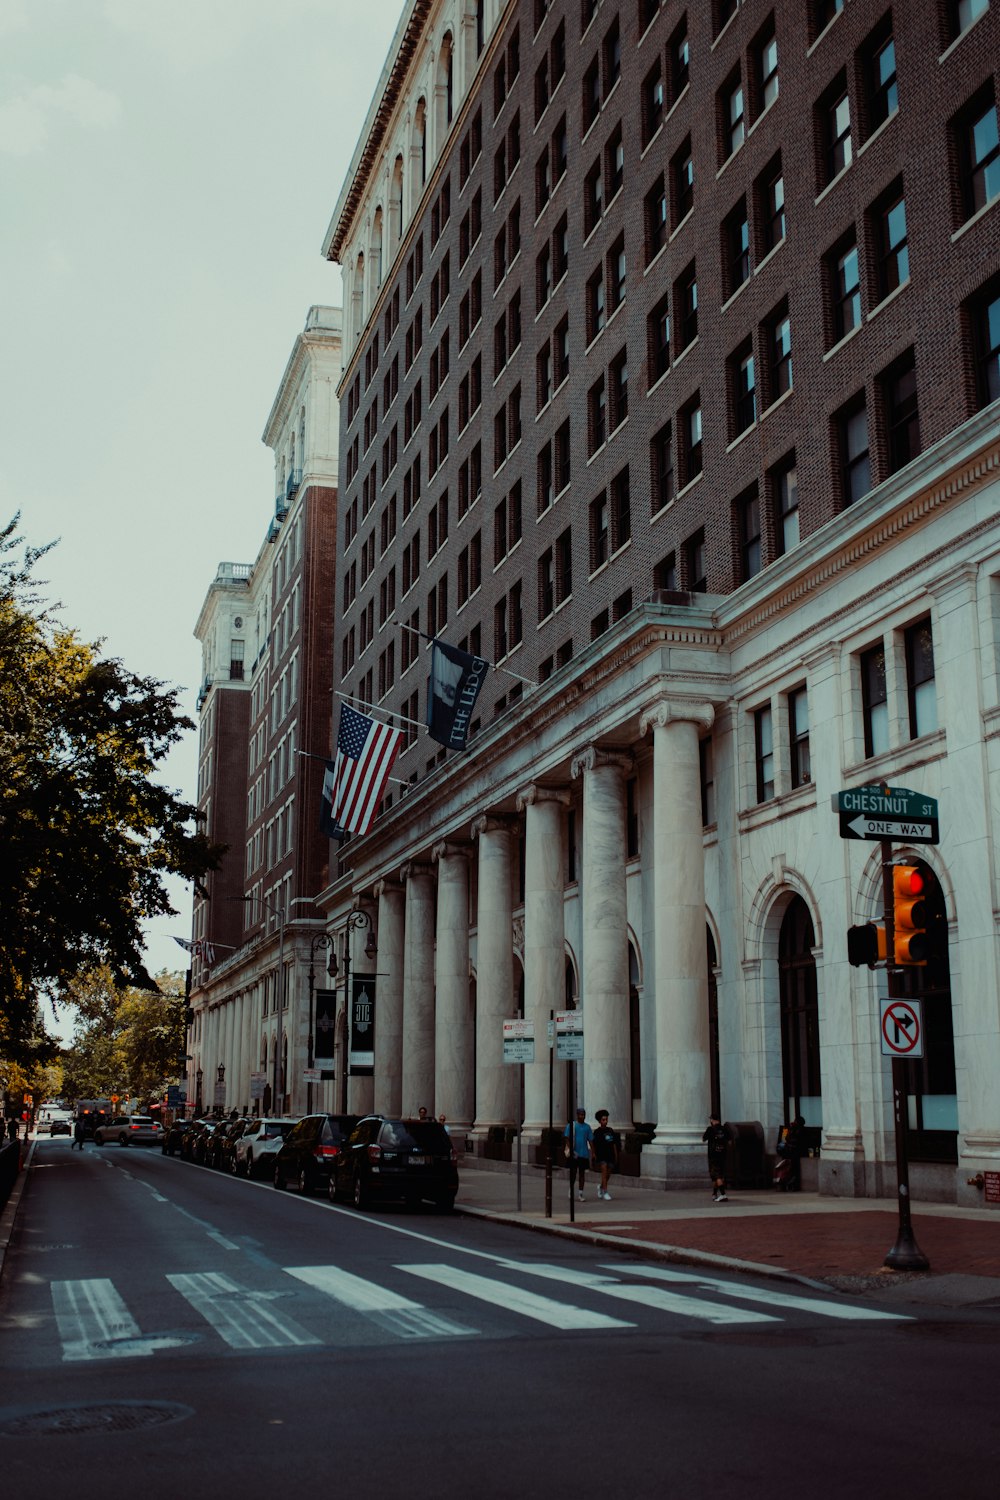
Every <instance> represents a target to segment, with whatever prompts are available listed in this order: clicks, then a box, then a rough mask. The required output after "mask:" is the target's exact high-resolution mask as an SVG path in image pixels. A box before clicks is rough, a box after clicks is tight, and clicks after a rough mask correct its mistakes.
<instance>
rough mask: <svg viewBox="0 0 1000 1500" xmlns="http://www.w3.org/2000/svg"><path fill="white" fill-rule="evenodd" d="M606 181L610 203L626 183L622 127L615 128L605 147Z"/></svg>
mask: <svg viewBox="0 0 1000 1500" xmlns="http://www.w3.org/2000/svg"><path fill="white" fill-rule="evenodd" d="M604 180H605V182H606V183H607V185H608V202H609V203H610V202H611V201H612V199H613V198H614V197H615V195H616V193H617V192H618V191H619V189H620V188H621V186H622V183H623V182H624V181H625V141H624V137H623V136H622V128H621V126H620V125H616V126H615V128H614V130H613V131H612V132H611V134H610V135H609V136H608V141H607V145H606V146H605V147H604Z"/></svg>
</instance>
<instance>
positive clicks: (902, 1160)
mask: <svg viewBox="0 0 1000 1500" xmlns="http://www.w3.org/2000/svg"><path fill="white" fill-rule="evenodd" d="M886 790H888V789H886ZM879 848H880V849H881V851H882V903H883V906H884V907H885V958H886V976H885V977H886V988H887V990H888V994H889V998H890V999H897V998H900V999H901V998H903V997H902V996H900V995H899V994H898V988H899V987H898V984H897V977H896V976H897V969H896V963H895V956H896V950H895V911H894V904H893V889H892V844H891V842H890V841H889V840H888V839H883V840H882V841H881V843H880V845H879ZM892 1107H893V1119H894V1124H895V1130H896V1194H897V1198H898V1201H899V1228H898V1230H897V1233H896V1243H895V1244H894V1245H893V1247H892V1249H891V1250H890V1251H889V1253H888V1255H887V1256H886V1258H885V1261H884V1262H883V1264H884V1265H887V1266H889V1267H890V1268H891V1269H892V1270H894V1271H929V1270H930V1261H929V1260H928V1259H927V1257H926V1255H925V1254H924V1253H923V1251H922V1250H921V1249H920V1246H919V1245H918V1244H917V1241H916V1237H915V1236H914V1233H913V1226H912V1224H911V1222H910V1167H909V1160H908V1154H909V1153H908V1151H907V1140H906V1137H907V1130H908V1128H909V1120H908V1114H909V1108H908V1103H907V1097H906V1074H905V1073H904V1072H903V1062H902V1059H901V1058H898V1057H894V1058H893V1059H892Z"/></svg>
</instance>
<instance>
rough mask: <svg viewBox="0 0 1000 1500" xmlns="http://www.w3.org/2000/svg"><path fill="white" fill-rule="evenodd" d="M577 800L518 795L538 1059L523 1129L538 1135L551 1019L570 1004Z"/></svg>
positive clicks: (528, 999)
mask: <svg viewBox="0 0 1000 1500" xmlns="http://www.w3.org/2000/svg"><path fill="white" fill-rule="evenodd" d="M571 802H572V797H571V795H570V793H569V792H568V791H567V790H566V789H565V788H563V787H548V786H539V785H537V784H534V785H532V786H528V787H526V788H525V789H524V791H522V792H521V793H520V794H519V795H518V799H517V808H518V811H519V812H523V813H524V815H525V861H524V863H525V870H524V1013H525V1016H526V1017H527V1018H528V1019H529V1020H531V1021H533V1022H534V1029H535V1061H534V1062H533V1063H528V1064H526V1065H525V1070H524V1129H525V1133H526V1134H527V1135H528V1136H529V1137H530V1138H531V1139H533V1140H539V1139H540V1138H541V1132H542V1130H543V1129H547V1128H548V1123H549V1048H548V1041H547V1035H548V1023H549V1016H550V1013H551V1012H552V1011H556V1010H562V1009H563V1008H564V1007H565V1004H566V940H565V927H564V922H563V900H564V895H563V893H564V887H565V874H564V851H563V821H562V820H563V809H564V808H566V807H569V805H570V803H571ZM565 1071H566V1070H565V1068H564V1067H558V1068H556V1069H555V1071H554V1078H553V1083H554V1097H553V1105H552V1108H553V1118H554V1119H555V1120H557V1121H562V1120H563V1119H564V1118H565V1094H566V1090H565Z"/></svg>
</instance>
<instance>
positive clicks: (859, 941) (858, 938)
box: [847, 922, 886, 968]
mask: <svg viewBox="0 0 1000 1500" xmlns="http://www.w3.org/2000/svg"><path fill="white" fill-rule="evenodd" d="M885 951H886V945H885V928H884V927H879V926H878V925H877V923H875V922H866V923H865V924H864V926H863V927H849V928H848V929H847V962H848V963H849V964H853V965H854V967H855V968H858V967H859V966H860V965H861V964H868V966H869V967H871V966H872V965H874V964H877V963H878V961H879V960H880V959H884V958H885Z"/></svg>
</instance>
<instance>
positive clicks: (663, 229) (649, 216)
mask: <svg viewBox="0 0 1000 1500" xmlns="http://www.w3.org/2000/svg"><path fill="white" fill-rule="evenodd" d="M643 218H644V221H645V242H646V265H647V266H648V265H649V263H650V261H651V260H652V259H653V258H654V256H657V255H659V253H660V251H661V250H662V249H663V247H664V245H665V244H666V243H667V190H666V187H665V185H664V182H663V173H662V172H661V173H660V175H659V177H658V178H657V179H656V181H655V182H654V183H653V186H652V187H651V188H650V190H649V192H648V193H647V194H646V197H645V199H644V200H643Z"/></svg>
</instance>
